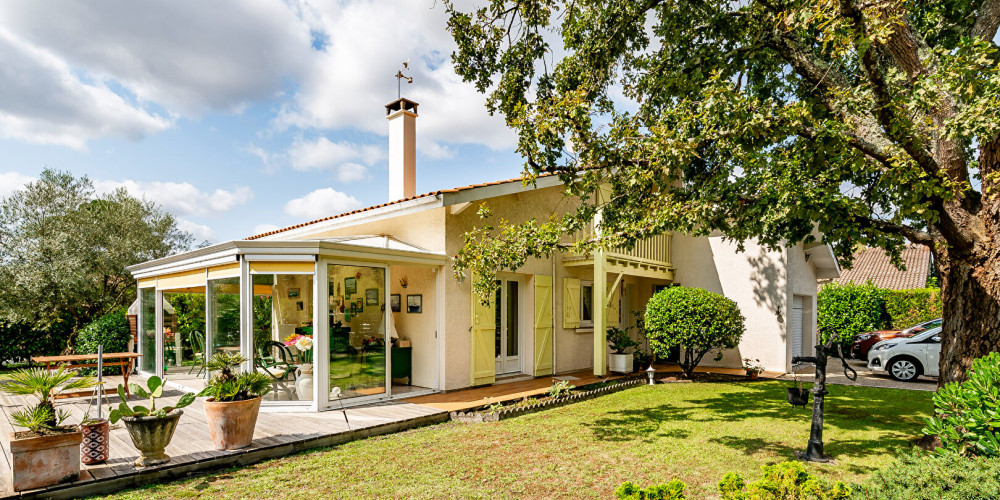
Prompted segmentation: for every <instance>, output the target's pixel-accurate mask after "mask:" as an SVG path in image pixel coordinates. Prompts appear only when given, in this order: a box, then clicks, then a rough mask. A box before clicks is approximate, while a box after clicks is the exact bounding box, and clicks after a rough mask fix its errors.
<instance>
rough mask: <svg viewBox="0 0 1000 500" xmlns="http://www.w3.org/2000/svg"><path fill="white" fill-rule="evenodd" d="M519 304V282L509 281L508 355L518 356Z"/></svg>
mask: <svg viewBox="0 0 1000 500" xmlns="http://www.w3.org/2000/svg"><path fill="white" fill-rule="evenodd" d="M518 304H520V302H519V299H518V297H517V282H516V281H508V282H507V357H514V356H517V341H518V335H517V332H518V324H519V323H518V321H520V319H519V318H518V316H517V313H518V312H519V311H518Z"/></svg>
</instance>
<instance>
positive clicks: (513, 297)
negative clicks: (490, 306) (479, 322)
mask: <svg viewBox="0 0 1000 500" xmlns="http://www.w3.org/2000/svg"><path fill="white" fill-rule="evenodd" d="M497 285H499V286H500V290H498V291H497V293H496V300H495V302H494V303H495V306H494V308H495V311H494V312H495V315H496V316H495V317H496V373H497V375H503V374H505V373H518V372H521V371H522V370H521V350H522V347H521V339H522V335H521V317H522V314H521V313H522V302H523V301H522V295H523V290H522V287H521V283H520V282H519V281H517V280H512V279H500V280H497Z"/></svg>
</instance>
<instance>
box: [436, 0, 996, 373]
mask: <svg viewBox="0 0 1000 500" xmlns="http://www.w3.org/2000/svg"><path fill="white" fill-rule="evenodd" d="M448 8H449V11H450V20H449V30H450V32H451V34H452V35H453V37H454V38H455V40H456V41H457V43H458V50H457V51H456V52H455V54H454V55H453V58H454V60H455V63H456V67H457V70H458V72H459V73H460V74H461V76H462V77H464V78H465V79H466V80H467V81H470V82H473V83H474V84H475V85H476V86H477V88H478V89H479V90H480V91H481V92H484V93H487V94H489V98H488V101H487V102H488V107H489V109H490V111H491V112H497V113H501V114H503V116H504V117H505V119H506V120H507V123H508V125H509V126H511V127H512V128H514V129H515V130H516V131H517V132H518V134H519V142H518V151H519V152H520V153H521V154H522V155H523V156H524V158H525V159H526V168H525V170H526V173H528V174H529V177H533V176H537V175H541V174H550V175H558V176H559V178H560V179H561V180H562V181H563V183H564V184H565V185H566V186H567V191H568V193H570V194H571V195H573V196H576V197H579V199H580V201H581V205H580V208H579V209H578V210H576V211H573V212H572V213H568V214H565V215H561V216H557V217H554V218H552V219H550V220H545V221H535V220H532V221H529V222H528V223H524V224H509V223H505V222H502V223H501V224H499V227H498V228H494V227H492V226H491V225H490V224H491V222H489V221H486V222H484V226H483V227H482V228H480V229H478V230H475V231H472V232H470V233H469V234H468V235H467V245H466V247H465V248H464V249H463V251H462V253H460V254H459V258H458V260H457V266H456V267H457V270H458V272H464V270H465V269H471V270H473V271H475V272H476V273H477V276H480V280H478V284H477V287H478V288H479V289H480V290H484V289H485V288H487V287H488V286H489V277H490V276H491V275H492V273H493V272H495V271H496V270H497V269H499V268H516V267H518V266H519V265H520V264H522V263H523V262H524V260H525V259H526V258H527V257H529V256H541V255H548V254H550V253H552V252H554V251H559V250H566V249H574V250H583V251H585V250H588V249H592V248H594V247H596V246H602V247H605V248H607V247H614V246H618V245H629V244H631V242H634V241H635V240H637V239H639V238H643V237H646V236H649V235H652V234H656V233H660V232H663V231H682V232H686V233H693V234H707V233H708V232H711V231H721V232H722V233H723V234H724V235H726V236H727V237H728V238H731V239H732V240H735V241H738V242H743V241H746V240H748V239H752V238H753V239H757V240H759V241H760V242H762V243H764V244H765V245H768V246H771V247H780V246H783V245H786V244H789V243H795V242H799V241H805V242H811V241H813V239H814V236H813V235H814V234H816V233H815V232H814V230H815V229H818V230H819V231H820V234H822V235H823V239H824V241H825V242H827V243H829V244H831V245H832V247H833V248H834V250H835V252H836V253H837V255H838V257H839V258H840V259H841V261H842V262H844V263H845V264H847V263H849V261H850V257H851V253H852V249H854V248H855V247H856V246H857V245H868V246H879V247H883V248H885V249H886V250H887V251H888V252H889V254H890V255H891V256H893V257H894V259H896V261H897V262H898V256H899V251H900V249H901V247H902V245H904V244H905V243H906V242H912V243H916V244H921V245H926V246H928V247H930V248H931V250H932V251H933V254H934V257H935V262H936V264H937V266H938V268H939V271H940V275H941V285H942V295H943V298H944V317H945V326H944V343H943V346H942V356H941V368H942V374H943V376H942V381H943V382H947V381H950V380H957V379H962V378H963V377H964V372H965V370H966V368H968V367H969V365H970V363H971V361H972V360H973V359H974V358H977V357H979V356H982V355H984V354H986V353H987V352H990V351H995V350H1000V242H998V238H1000V199H998V194H1000V193H998V191H997V189H998V182H1000V140H998V132H1000V65H998V60H1000V57H998V52H997V43H996V40H995V38H996V35H997V25H998V23H1000V0H948V1H899V0H888V1H880V0H868V1H858V0H811V1H810V0H799V1H795V0H753V1H751V0H739V1H724V0H712V1H683V0H566V1H557V0H520V1H510V0H489V1H487V2H486V3H485V6H484V7H481V8H478V9H476V10H474V11H471V12H468V11H463V10H462V9H461V8H459V7H456V6H455V5H454V4H451V3H449V4H448ZM602 190H604V191H603V193H605V194H604V195H602V196H598V194H599V193H601V192H602ZM598 209H600V210H601V215H602V219H601V223H600V226H599V229H600V230H599V231H595V232H594V233H593V234H596V235H597V236H594V237H588V238H583V239H581V240H580V241H578V242H576V243H570V242H567V241H565V239H564V238H563V237H562V236H561V235H564V234H567V233H574V232H578V231H580V230H583V229H586V224H587V221H589V220H591V218H592V217H593V215H594V214H595V212H596V211H597V210H598ZM484 215H485V214H484Z"/></svg>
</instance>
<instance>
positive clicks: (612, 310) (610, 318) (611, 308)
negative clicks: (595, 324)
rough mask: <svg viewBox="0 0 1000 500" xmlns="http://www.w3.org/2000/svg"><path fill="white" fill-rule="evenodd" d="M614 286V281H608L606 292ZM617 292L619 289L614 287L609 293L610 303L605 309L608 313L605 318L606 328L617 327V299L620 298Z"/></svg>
mask: <svg viewBox="0 0 1000 500" xmlns="http://www.w3.org/2000/svg"><path fill="white" fill-rule="evenodd" d="M614 284H615V282H614V281H609V282H608V290H611V287H612V286H614ZM619 286H621V285H619ZM618 290H619V288H618V287H615V288H614V290H613V291H612V292H611V303H610V304H608V308H607V309H606V310H607V311H608V314H607V316H606V317H607V323H608V326H618V298H619V297H620V295H619V292H618Z"/></svg>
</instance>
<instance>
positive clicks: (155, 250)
mask: <svg viewBox="0 0 1000 500" xmlns="http://www.w3.org/2000/svg"><path fill="white" fill-rule="evenodd" d="M190 242H191V236H190V235H189V234H187V233H185V232H183V231H181V230H179V229H178V228H177V223H176V220H175V219H174V218H173V216H172V215H170V214H168V213H166V212H164V211H163V210H161V209H160V208H159V207H158V206H157V205H156V204H155V203H153V202H150V201H146V200H141V199H138V198H135V197H133V196H131V195H129V194H128V192H127V191H126V190H125V189H118V190H116V191H113V192H111V193H108V194H102V195H97V194H96V193H95V191H94V186H93V183H92V182H91V181H90V180H89V179H87V178H86V177H81V178H75V177H73V176H72V175H71V174H69V173H65V172H57V171H54V170H48V169H47V170H44V171H43V172H42V173H41V175H40V176H39V179H38V180H37V181H35V182H32V183H29V184H28V185H27V186H25V188H24V189H22V190H19V191H15V192H14V193H13V194H12V195H10V196H9V197H7V198H5V199H3V200H2V202H0V283H3V286H2V287H0V318H2V319H3V320H4V321H5V322H8V323H24V324H31V325H33V327H34V328H37V329H38V330H41V331H48V330H49V329H50V328H52V326H53V325H55V324H57V323H59V322H61V321H65V320H66V319H67V318H71V320H72V328H71V334H70V335H69V337H68V338H67V339H66V340H67V344H69V345H68V347H72V346H73V345H74V343H75V333H76V332H77V331H78V329H79V328H81V327H82V326H83V325H85V324H87V323H88V322H90V321H91V320H92V319H94V318H97V317H99V316H101V315H104V314H106V313H108V312H110V311H112V310H114V309H116V308H119V307H122V306H127V305H128V303H130V302H131V301H132V300H133V299H134V298H135V295H136V293H135V280H134V279H133V278H132V275H131V274H130V273H129V272H128V271H127V270H126V269H125V268H126V267H127V266H130V265H132V264H137V263H139V262H144V261H147V260H151V259H155V258H159V257H165V256H167V255H170V254H171V253H174V252H175V251H177V250H181V249H186V248H187V247H188V246H189V244H190Z"/></svg>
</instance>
